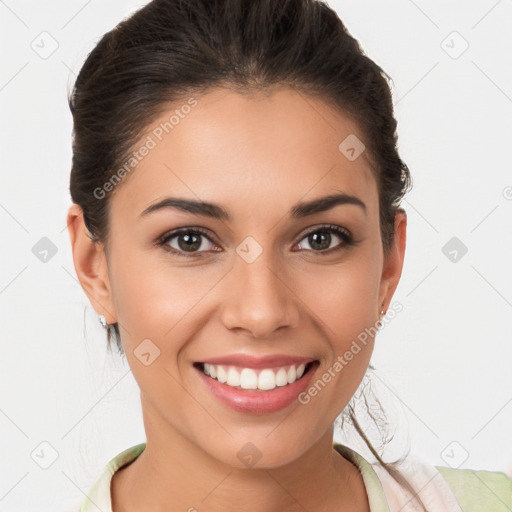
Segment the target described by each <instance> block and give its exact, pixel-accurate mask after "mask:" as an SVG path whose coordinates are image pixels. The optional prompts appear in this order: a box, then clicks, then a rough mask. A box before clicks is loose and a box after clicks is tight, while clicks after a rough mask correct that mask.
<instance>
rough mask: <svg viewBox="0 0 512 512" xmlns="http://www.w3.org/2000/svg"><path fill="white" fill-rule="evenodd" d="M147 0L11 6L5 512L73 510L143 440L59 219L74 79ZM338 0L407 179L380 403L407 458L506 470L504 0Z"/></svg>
mask: <svg viewBox="0 0 512 512" xmlns="http://www.w3.org/2000/svg"><path fill="white" fill-rule="evenodd" d="M143 3H144V2H134V1H120V0H115V1H113V0H110V1H109V2H100V1H98V0H96V1H94V0H89V1H64V0H60V1H56V0H54V1H47V2H38V1H36V0H31V1H28V0H26V1H24V2H16V1H15V0H5V1H0V49H1V50H0V51H1V55H0V58H1V64H0V119H1V124H0V129H1V133H0V154H1V161H0V165H1V172H2V176H1V178H2V179H1V185H0V228H1V235H2V238H1V251H0V311H1V318H0V340H1V356H0V389H1V397H0V433H1V435H0V440H1V441H0V460H1V461H2V462H1V470H0V510H2V511H4V512H14V511H26V510H31V511H34V512H39V511H46V510H52V511H63V512H64V511H67V510H77V504H79V503H81V502H82V501H83V499H84V494H85V493H86V492H87V491H88V489H89V488H90V486H91V485H92V483H93V482H94V481H95V480H96V478H97V477H98V476H99V474H100V472H101V471H102V469H103V467H104V466H105V464H106V463H107V462H108V461H109V460H110V459H111V458H112V457H114V456H115V455H116V454H118V453H119V452H121V451H122V450H124V449H126V448H128V447H130V446H132V445H134V444H137V443H139V442H143V441H145V436H144V430H143V425H142V419H141V413H140V405H139V394H138V387H137V385H136V383H135V381H134V379H133V377H132V374H131V372H130V371H129V368H128V366H127V364H126V363H125V362H124V360H121V359H120V358H119V356H117V355H114V356H113V355H110V354H109V353H107V352H106V348H105V347H106V338H105V333H104V331H103V329H102V328H101V326H100V325H99V323H98V321H97V316H96V314H95V312H94V310H93V309H92V307H91V306H90V305H89V303H88V301H87V298H86V295H85V294H84V292H83V291H82V289H81V287H80V286H79V283H78V281H77V279H76V274H75V271H74V267H73V263H72V258H71V251H70V244H69V238H68V233H67V229H66V220H65V217H66V212H67V209H68V207H69V205H70V204H71V202H70V196H69V191H68V186H69V172H70V165H71V128H72V125H71V115H70V113H69V110H68V106H67V98H66V94H67V91H68V88H69V87H70V86H71V83H72V82H73V80H74V78H75V74H76V73H77V72H78V70H79V69H80V67H81V65H82V63H83V61H84V59H85V57H86V55H87V53H88V52H89V51H90V50H91V49H92V48H93V46H94V44H95V43H96V42H97V41H98V40H99V38H100V36H102V35H103V34H104V33H105V32H106V31H108V30H110V29H111V28H113V27H114V25H116V24H117V23H118V22H119V21H121V19H122V18H123V17H125V16H126V15H128V14H130V13H131V12H132V11H133V10H134V9H135V8H137V7H138V6H140V5H142V4H143ZM330 5H331V6H332V7H334V8H335V9H336V10H337V12H338V13H339V15H340V17H341V19H342V20H343V21H344V23H345V24H346V26H347V27H348V29H349V31H350V32H351V33H352V35H354V36H355V37H356V38H357V39H358V40H359V41H360V43H361V45H362V47H363V49H364V50H365V52H366V53H367V54H368V55H369V56H370V57H371V58H372V59H373V60H375V62H377V63H378V64H379V65H380V66H381V67H382V68H383V69H384V70H385V71H386V72H387V73H388V74H389V75H390V76H391V77H392V78H393V82H394V85H393V87H392V91H393V96H394V102H395V105H396V116H397V119H398V121H399V124H398V133H399V146H400V154H401V156H402V158H403V160H404V161H405V162H406V163H407V164H408V166H409V168H410V170H411V173H412V175H413V180H414V188H413V190H412V191H411V192H410V193H409V195H408V196H407V197H406V200H405V201H404V202H403V206H404V207H405V209H406V210H407V213H408V221H409V222H408V247H407V254H406V260H405V267H404V271H403V275H402V280H401V283H400V285H399V288H398V290H397V292H396V294H395V297H394V300H395V301H399V302H400V303H402V304H403V306H404V310H403V311H402V312H401V313H399V314H398V315H397V316H396V318H394V319H393V320H392V321H390V322H389V323H387V324H386V326H385V327H384V329H383V330H382V332H381V333H380V334H379V335H378V339H377V345H376V350H375V353H374V357H373V364H374V365H375V366H376V367H377V370H378V373H377V375H378V377H377V378H376V379H374V381H375V384H376V391H377V394H378V396H381V397H383V399H384V402H385V404H387V406H389V413H390V415H389V419H390V422H391V423H392V424H391V429H392V430H393V428H395V427H397V436H398V439H399V440H402V441H403V440H405V441H404V442H406V440H407V436H409V437H410V446H411V452H412V453H413V454H415V455H417V456H419V457H422V458H424V459H426V460H427V461H428V462H430V463H432V464H436V465H443V466H447V465H452V466H454V467H458V466H460V467H467V468H472V469H488V470H499V471H504V472H507V473H508V474H509V475H512V443H511V442H510V432H511V425H512V372H511V362H512V343H511V341H512V340H511V331H512V325H511V319H512V315H511V312H512V272H511V270H510V261H512V258H511V256H512V242H511V233H512V200H511V199H512V188H511V187H512V173H511V163H512V152H511V151H510V150H511V145H512V115H511V114H512V60H511V58H510V56H511V55H512V30H511V29H512V27H511V22H510V20H512V3H511V2H510V1H507V0H501V1H495V0H489V1H479V2H477V1H472V2H467V1H465V2H462V1H459V2H450V3H447V2H441V1H439V0H438V1H430V2H426V1H421V2H420V1H419V0H418V1H416V2H413V1H412V0H401V1H398V0H396V1H395V0H393V1H387V2H376V1H374V2H371V1H368V0H365V1H362V0H358V1H357V2H356V1H352V2H350V1H348V0H347V1H340V0H338V1H333V2H331V3H330ZM43 31H46V32H47V33H49V34H50V35H51V38H53V39H54V40H55V41H56V43H54V44H58V48H57V49H56V51H55V52H54V53H53V54H52V55H50V56H49V57H48V58H46V59H43V58H41V57H40V56H39V55H38V54H37V53H36V52H35V51H34V50H33V48H32V47H31V45H33V46H35V45H36V44H39V45H40V46H42V43H41V42H40V41H41V38H42V37H44V38H46V39H45V48H46V49H48V48H51V44H52V43H51V39H50V36H48V35H43V36H40V34H41V32H43ZM454 31H456V32H457V33H458V34H459V35H457V34H453V32H454ZM462 38H463V39H462ZM463 40H465V41H467V44H469V47H468V48H467V50H466V51H465V52H464V53H462V54H461V55H458V53H459V52H460V50H461V49H463V44H464V41H463ZM33 41H35V42H34V43H33ZM443 41H444V42H443ZM41 51H42V50H41ZM450 53H451V56H450ZM454 56H457V58H453V57H454ZM42 237H48V238H49V239H50V240H51V241H52V242H53V244H55V246H56V250H57V252H56V254H55V255H54V256H53V257H52V258H50V259H49V261H47V262H46V263H43V262H42V261H40V260H39V259H38V258H37V257H36V256H35V255H34V253H33V252H32V248H33V247H34V245H35V244H36V243H37V242H38V241H39V240H40V239H41V238H42ZM452 237H457V238H458V239H459V240H461V241H462V242H463V243H464V244H465V246H467V248H468V252H467V254H465V255H464V256H463V257H461V258H459V260H458V261H457V262H452V261H450V259H448V257H447V256H445V254H443V252H442V248H443V246H444V245H445V244H446V243H447V242H448V241H449V240H450V239H451V238H452ZM384 395H386V396H384ZM395 409H396V414H395V413H394V412H393V411H394V410H395ZM394 418H401V419H399V420H398V421H397V422H396V424H393V421H394V420H393V419H394ZM402 441H401V442H402ZM42 442H46V443H49V444H50V445H51V446H52V447H53V449H54V450H55V451H56V454H58V457H57V459H56V461H55V462H54V463H53V464H52V465H51V466H50V467H49V468H48V469H42V468H41V467H40V464H43V465H44V463H45V460H46V463H49V462H50V461H51V457H52V448H50V447H49V446H48V445H47V444H44V445H41V444H40V443H42ZM347 442H348V441H347ZM353 446H354V447H356V448H358V449H359V446H360V445H359V444H358V443H357V441H356V440H354V444H353ZM403 446H405V445H403ZM34 450H35V453H34ZM360 451H361V452H362V453H363V448H361V450H360ZM397 453H398V454H400V450H398V452H397ZM38 454H39V457H38ZM36 461H37V462H36Z"/></svg>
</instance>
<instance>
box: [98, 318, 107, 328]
mask: <svg viewBox="0 0 512 512" xmlns="http://www.w3.org/2000/svg"><path fill="white" fill-rule="evenodd" d="M98 320H99V321H100V324H101V325H102V326H103V327H107V325H108V324H107V320H106V319H105V315H98Z"/></svg>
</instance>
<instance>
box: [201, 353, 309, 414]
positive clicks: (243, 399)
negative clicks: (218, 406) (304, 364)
mask: <svg viewBox="0 0 512 512" xmlns="http://www.w3.org/2000/svg"><path fill="white" fill-rule="evenodd" d="M317 366H318V364H317V363H316V362H315V363H313V364H312V365H311V367H310V368H309V370H308V372H307V373H305V374H304V375H303V376H302V377H301V378H300V379H298V380H296V381H295V382H294V383H293V384H287V385H286V386H280V387H276V388H274V389H271V390H269V391H255V390H248V389H240V388H234V387H232V386H228V385H227V384H222V383H221V382H219V381H218V380H217V379H213V378H212V377H208V376H207V375H205V374H204V373H203V371H202V370H201V369H199V368H197V369H196V370H197V372H198V373H199V377H200V378H201V379H202V381H203V382H204V383H205V384H206V386H207V387H208V389H209V390H210V391H211V392H212V393H213V395H215V396H216V397H217V398H218V399H219V400H220V401H221V402H222V403H224V404H226V405H227V406H229V407H231V408H232V409H234V410H235V411H238V412H245V413H252V414H267V413H271V412H276V411H280V410H281V409H284V408H285V407H288V406H289V405H291V404H292V403H293V402H294V401H296V400H297V397H298V396H299V394H300V393H302V392H303V391H304V390H305V389H306V388H307V387H308V384H309V382H310V381H311V378H312V376H313V373H314V372H315V370H316V368H317Z"/></svg>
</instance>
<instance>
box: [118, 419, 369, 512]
mask: <svg viewBox="0 0 512 512" xmlns="http://www.w3.org/2000/svg"><path fill="white" fill-rule="evenodd" d="M155 419H156V418H155V417H154V416H151V415H149V414H145V421H144V424H145V428H146V437H147V442H146V448H145V449H144V451H143V452H142V453H141V454H140V455H139V457H138V458H137V459H136V460H135V461H134V462H133V463H131V464H129V465H128V466H126V467H125V468H122V469H120V470H118V471H117V472H116V473H115V475H114V476H113V478H112V485H111V496H112V509H113V511H114V512H132V511H135V510H136V511H137V512H145V511H152V512H160V511H162V512H163V511H164V510H165V511H168V510H183V511H189V512H194V511H203V510H204V511H208V510H222V511H225V512H235V511H236V512H249V511H250V512H268V510H280V511H283V512H299V511H300V512H304V510H307V511H309V512H317V511H318V512H319V511H327V510H347V511H350V510H358V511H359V512H362V511H366V510H369V506H368V500H367V494H366V489H365V487H364V483H363V481H362V477H361V475H360V473H359V471H358V470H357V468H356V467H355V466H353V465H352V464H351V463H350V462H349V461H347V460H346V459H344V458H343V457H342V456H341V455H340V454H339V453H338V452H336V451H335V450H334V448H333V446H332V444H333V443H332V439H333V437H332V436H333V429H332V427H331V428H330V429H329V430H328V431H327V432H325V433H324V435H323V436H322V437H321V438H320V439H319V440H318V441H317V442H316V443H315V444H314V445H313V446H312V447H310V449H308V450H307V451H306V452H304V453H302V455H300V456H299V457H298V458H296V459H295V460H293V461H292V462H290V463H287V464H285V465H282V466H279V467H276V468H257V467H254V468H243V469H240V468H234V467H232V466H229V465H226V464H224V463H222V462H221V461H219V460H217V459H215V458H213V457H211V456H210V455H209V454H207V453H205V452H204V451H203V450H201V449H200V448H199V447H197V446H196V445H195V444H193V443H192V442H191V441H190V440H188V439H187V438H185V437H184V436H182V435H181V434H180V433H179V432H177V431H176V430H174V429H170V428H169V426H168V424H166V423H165V424H164V422H159V421H158V420H157V421H155ZM212 442H215V439H214V438H212Z"/></svg>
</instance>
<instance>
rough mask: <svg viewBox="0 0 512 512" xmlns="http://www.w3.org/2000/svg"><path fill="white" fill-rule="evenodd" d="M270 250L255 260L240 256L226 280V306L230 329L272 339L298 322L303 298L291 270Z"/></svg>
mask: <svg viewBox="0 0 512 512" xmlns="http://www.w3.org/2000/svg"><path fill="white" fill-rule="evenodd" d="M270 253H271V251H263V253H262V254H261V255H260V256H259V257H258V258H257V259H256V261H253V262H252V263H247V262H246V261H244V260H243V259H242V258H237V260H236V262H235V264H234V268H233V269H232V270H231V272H230V277H229V282H228V283H226V286H227V287H228V288H229V292H228V293H227V295H228V299H227V300H226V301H225V302H224V306H223V310H222V321H223V323H224V325H225V327H226V328H227V329H230V330H235V331H240V332H243V333H245V334H247V335H248V336H251V337H253V338H264V339H270V338H272V336H273V335H274V332H275V331H277V330H278V329H284V328H285V327H288V328H295V327H296V326H297V324H298V322H299V318H300V312H299V307H300V300H299V298H298V297H297V296H296V294H295V293H294V292H293V283H292V282H289V281H290V277H289V273H287V272H285V271H283V269H282V268H279V267H278V265H277V264H276V263H275V262H274V261H272V259H273V258H272V255H271V254H270ZM267 254H268V255H267Z"/></svg>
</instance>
